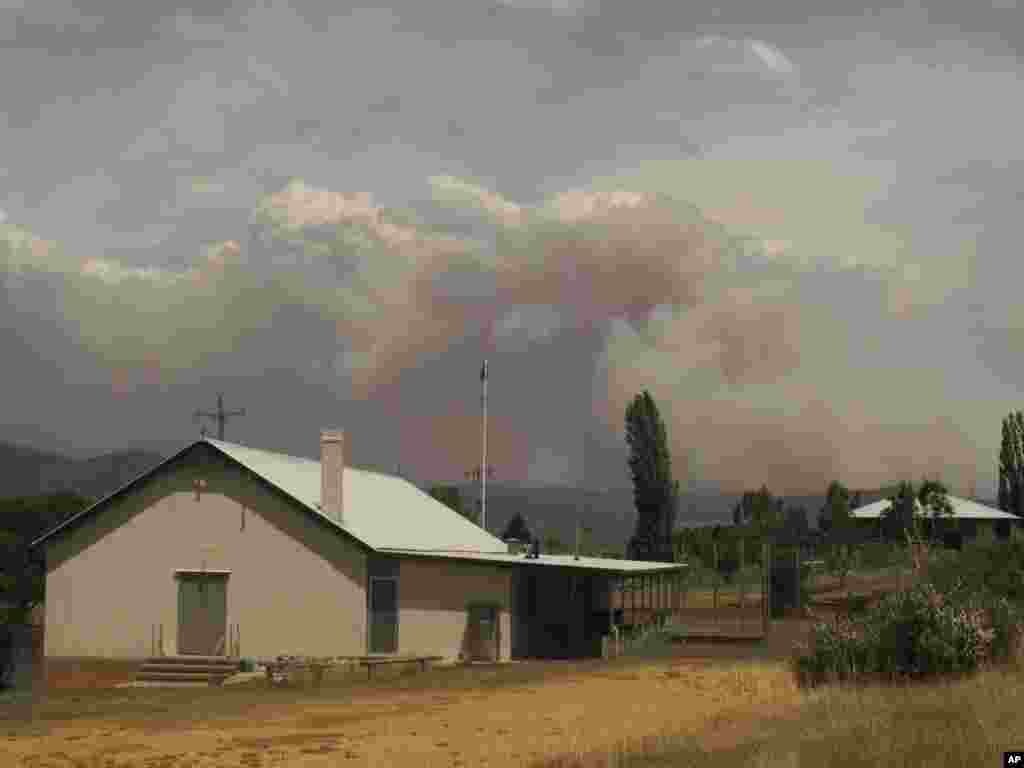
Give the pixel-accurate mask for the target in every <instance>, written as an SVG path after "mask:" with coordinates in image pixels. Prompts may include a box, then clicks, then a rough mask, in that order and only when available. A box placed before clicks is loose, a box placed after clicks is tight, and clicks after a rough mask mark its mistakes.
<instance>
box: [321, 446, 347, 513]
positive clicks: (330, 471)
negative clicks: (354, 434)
mask: <svg viewBox="0 0 1024 768" xmlns="http://www.w3.org/2000/svg"><path fill="white" fill-rule="evenodd" d="M344 471H345V433H344V432H342V431H341V430H340V429H325V430H323V431H322V432H321V433H320V511H321V512H323V513H324V514H325V515H327V517H329V518H331V519H332V520H334V522H336V523H341V522H342V521H343V519H344V515H343V511H344V510H343V509H342V506H343V505H342V498H343V496H342V476H343V473H344Z"/></svg>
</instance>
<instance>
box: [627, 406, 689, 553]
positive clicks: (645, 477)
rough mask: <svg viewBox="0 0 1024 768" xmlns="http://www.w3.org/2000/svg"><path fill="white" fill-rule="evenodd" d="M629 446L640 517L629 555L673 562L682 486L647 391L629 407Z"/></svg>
mask: <svg viewBox="0 0 1024 768" xmlns="http://www.w3.org/2000/svg"><path fill="white" fill-rule="evenodd" d="M626 444H627V445H628V446H629V471H630V475H631V476H632V479H633V504H634V506H635V507H636V515H637V519H636V529H635V532H634V534H633V537H632V538H631V539H630V541H629V548H628V549H629V556H630V557H632V558H635V559H637V560H656V561H663V562H671V561H672V560H673V551H672V531H673V529H674V528H675V522H676V512H677V505H678V503H679V483H677V482H676V481H674V480H673V479H672V458H671V456H670V454H669V449H668V435H667V432H666V430H665V423H664V422H663V421H662V419H661V414H660V413H659V412H658V406H657V405H656V404H655V402H654V398H652V397H651V394H650V392H648V391H647V390H644V391H643V392H642V393H641V394H639V395H637V396H636V397H634V398H633V401H632V402H631V403H630V404H629V406H628V407H627V408H626Z"/></svg>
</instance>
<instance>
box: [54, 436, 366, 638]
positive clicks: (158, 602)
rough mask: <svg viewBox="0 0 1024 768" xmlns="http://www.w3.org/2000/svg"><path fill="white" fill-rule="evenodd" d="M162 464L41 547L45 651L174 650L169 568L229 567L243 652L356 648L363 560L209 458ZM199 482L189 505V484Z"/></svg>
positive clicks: (233, 617)
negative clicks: (158, 633) (155, 643)
mask: <svg viewBox="0 0 1024 768" xmlns="http://www.w3.org/2000/svg"><path fill="white" fill-rule="evenodd" d="M191 455H194V456H196V459H195V460H192V461H190V462H188V464H184V465H182V466H180V467H178V468H177V469H173V470H169V471H162V472H161V473H159V474H158V475H156V476H154V477H153V478H151V479H149V480H148V481H147V482H145V483H143V485H142V487H141V488H140V489H139V490H137V491H133V492H131V493H128V494H126V495H125V496H123V497H122V498H120V499H118V500H117V501H115V502H114V503H113V505H112V507H111V508H109V509H106V510H104V511H103V512H101V513H100V514H99V515H98V516H97V517H96V518H94V519H93V520H91V521H89V522H87V523H85V524H83V525H81V526H80V527H79V528H77V529H75V530H73V531H72V532H71V533H70V534H68V535H66V536H62V537H59V538H57V539H56V540H55V541H54V542H53V543H52V544H51V545H49V547H48V549H47V570H48V573H47V577H46V601H45V604H46V630H45V646H46V654H47V656H48V657H68V656H73V657H83V656H85V657H107V658H141V657H145V656H149V655H150V654H151V646H152V638H153V634H154V627H160V626H161V625H162V628H163V651H164V652H166V653H169V654H174V653H176V651H177V648H176V645H177V610H178V609H177V599H178V597H177V595H178V586H177V581H176V579H175V574H174V572H175V569H202V568H207V569H210V570H228V571H231V576H230V577H229V579H228V597H227V603H228V605H227V611H228V624H229V625H230V626H231V627H234V625H236V624H237V625H238V628H239V637H240V652H241V655H242V656H250V657H263V656H275V655H277V654H310V655H360V654H363V653H365V651H366V596H365V588H364V585H365V583H366V556H365V554H364V553H363V551H362V549H361V548H360V547H359V546H358V545H357V544H355V543H354V542H350V541H347V540H345V539H344V538H343V537H342V536H339V535H337V534H336V533H332V532H331V531H329V530H326V529H325V528H324V527H322V526H321V525H319V524H318V523H317V522H315V521H314V520H312V519H310V518H309V517H308V516H306V515H304V514H302V513H301V512H300V511H299V510H297V509H296V508H295V507H294V506H292V505H291V504H289V502H288V501H287V500H285V499H283V498H281V497H279V496H278V495H276V494H274V493H272V492H270V491H268V490H267V489H265V488H264V487H262V486H261V484H260V483H259V482H258V481H257V480H256V479H254V478H250V477H248V476H246V475H245V474H244V473H243V472H242V471H241V470H240V469H238V468H237V467H233V466H230V465H226V464H224V463H223V462H222V461H221V460H220V459H219V458H218V457H214V458H213V459H211V460H209V461H207V462H206V463H205V464H202V465H201V464H200V461H199V456H200V455H201V454H199V453H198V452H197V453H195V454H191ZM200 477H202V478H205V480H206V481H207V487H206V490H205V491H203V492H202V493H201V494H200V498H199V500H198V501H197V500H196V496H195V491H194V488H193V480H195V479H197V478H200Z"/></svg>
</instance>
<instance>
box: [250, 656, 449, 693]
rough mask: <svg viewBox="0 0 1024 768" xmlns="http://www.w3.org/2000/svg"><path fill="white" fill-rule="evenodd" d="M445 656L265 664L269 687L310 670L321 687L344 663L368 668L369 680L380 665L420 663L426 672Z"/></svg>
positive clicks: (349, 658)
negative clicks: (280, 678)
mask: <svg viewBox="0 0 1024 768" xmlns="http://www.w3.org/2000/svg"><path fill="white" fill-rule="evenodd" d="M443 660H444V657H443V656H379V657H378V656H348V657H338V658H336V659H331V660H318V659H277V660H274V661H267V662H265V663H264V668H265V671H266V675H267V685H268V686H272V685H273V684H274V678H275V676H279V675H282V674H288V673H291V672H297V671H300V670H307V669H308V670H310V671H311V672H312V678H313V680H312V682H313V685H314V686H316V687H319V686H320V684H321V683H322V682H323V679H324V672H326V671H327V670H328V669H331V668H332V667H335V666H338V665H339V663H344V662H348V663H351V662H358V663H359V664H360V665H361V666H364V667H366V679H367V680H369V679H370V677H371V676H372V674H373V668H374V667H375V666H377V665H378V664H411V663H418V664H419V665H420V671H421V672H422V671H425V670H426V668H427V664H428V663H430V662H434V661H443Z"/></svg>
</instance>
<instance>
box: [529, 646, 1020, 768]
mask: <svg viewBox="0 0 1024 768" xmlns="http://www.w3.org/2000/svg"><path fill="white" fill-rule="evenodd" d="M1021 712H1024V671H1022V669H1021V667H1020V666H1009V667H1004V668H1000V669H992V670H987V671H985V672H982V673H980V674H978V675H977V676H975V677H973V678H969V679H966V680H960V681H945V682H940V683H933V684H927V685H926V684H917V685H899V686H881V685H874V686H868V687H862V688H855V687H834V688H827V689H824V690H819V691H816V692H814V693H810V694H807V695H806V696H805V697H803V703H802V704H801V705H800V707H799V708H798V709H797V710H796V712H786V713H783V714H782V716H780V717H779V716H777V717H770V718H762V719H760V720H756V721H749V722H746V723H744V724H743V725H742V726H740V727H733V728H732V729H731V730H730V729H728V728H719V729H717V732H716V729H711V731H710V732H704V733H703V734H694V733H692V732H683V731H666V732H664V733H662V734H659V735H658V736H655V737H653V738H649V739H646V740H645V741H643V742H642V743H640V744H633V745H623V746H620V747H618V748H617V749H614V750H609V751H605V752H590V753H587V752H576V753H573V754H566V755H562V756H557V757H553V758H548V759H545V760H542V761H538V762H537V763H535V764H534V766H535V768H654V766H679V767H681V768H685V767H688V766H693V767H697V766H701V767H705V768H719V766H721V768H725V767H726V766H736V765H750V766H759V767H760V768H796V767H797V766H808V767H810V766H814V767H815V768H818V767H819V766H821V767H822V768H827V767H828V766H832V767H833V768H876V767H877V768H897V767H899V768H904V767H908V768H914V767H915V766H922V768H923V767H924V766H928V768H934V767H937V768H954V767H955V768H966V767H969V766H985V765H993V766H995V765H1001V757H1002V753H1003V752H1004V751H1008V750H1011V749H1020V748H1021V745H1024V717H1021Z"/></svg>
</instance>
